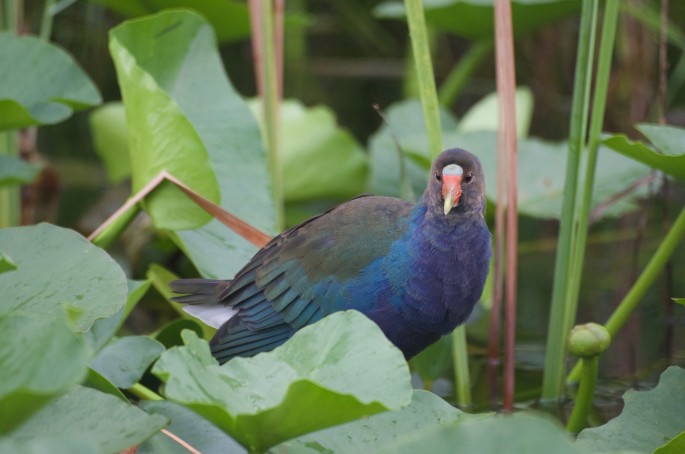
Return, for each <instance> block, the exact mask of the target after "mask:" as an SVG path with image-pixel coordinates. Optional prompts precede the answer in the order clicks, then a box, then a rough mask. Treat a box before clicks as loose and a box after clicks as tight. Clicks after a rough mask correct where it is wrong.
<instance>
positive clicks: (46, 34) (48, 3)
mask: <svg viewBox="0 0 685 454" xmlns="http://www.w3.org/2000/svg"><path fill="white" fill-rule="evenodd" d="M54 6H55V0H45V5H43V17H42V19H41V22H40V39H42V40H44V41H50V35H51V34H52V21H53V19H54V17H55V15H54V14H53V12H52V8H53V7H54Z"/></svg>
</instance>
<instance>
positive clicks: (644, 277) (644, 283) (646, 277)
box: [567, 208, 685, 383]
mask: <svg viewBox="0 0 685 454" xmlns="http://www.w3.org/2000/svg"><path fill="white" fill-rule="evenodd" d="M683 235H685V208H683V210H681V212H680V214H679V215H678V217H677V218H676V220H675V222H674V223H673V226H672V227H671V230H669V232H668V234H667V235H666V238H664V240H663V241H662V242H661V244H660V245H659V248H658V249H657V250H656V252H655V253H654V255H653V256H652V258H651V259H650V260H649V263H648V264H647V266H646V267H645V269H644V270H643V271H642V274H640V277H638V278H637V280H636V281H635V284H633V286H632V288H631V289H630V291H629V292H628V294H626V296H625V297H624V298H623V300H622V301H621V302H620V303H619V305H618V307H617V308H616V310H615V311H614V313H613V314H611V317H609V320H607V322H606V324H605V325H604V327H605V328H606V329H607V331H609V334H610V335H611V337H612V338H613V337H615V336H616V334H617V333H618V332H619V331H620V329H621V328H622V327H623V325H625V323H626V322H627V321H628V318H629V317H630V316H631V314H632V313H633V312H634V311H635V308H636V307H637V305H638V303H639V302H640V301H641V300H642V297H643V296H644V295H645V293H647V290H649V288H650V287H651V285H652V283H653V282H654V280H655V279H656V278H657V276H658V275H659V273H660V272H661V270H662V269H663V268H664V266H665V265H666V262H668V259H669V258H670V257H671V255H673V252H674V251H675V248H676V246H678V243H679V241H680V239H681V238H682V236H683ZM580 369H581V367H580V364H576V365H575V367H574V368H573V370H572V371H571V373H570V374H569V376H568V379H567V381H568V382H569V383H575V382H577V381H578V379H579V378H580V374H581V372H580Z"/></svg>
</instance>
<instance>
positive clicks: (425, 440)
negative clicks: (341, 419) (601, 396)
mask: <svg viewBox="0 0 685 454" xmlns="http://www.w3.org/2000/svg"><path fill="white" fill-rule="evenodd" d="M376 452H379V453H388V454H390V453H393V454H404V453H407V454H408V453H417V452H430V453H431V454H443V453H444V454H448V453H454V452H459V453H460V454H461V453H463V454H490V453H492V454H496V453H509V452H510V453H526V454H549V453H554V454H579V453H582V452H585V451H583V450H582V449H580V448H579V447H577V446H574V444H573V443H572V441H571V437H570V436H569V434H568V432H566V431H565V430H564V428H563V427H561V426H560V425H559V423H558V422H557V421H556V420H553V419H552V418H550V417H548V416H546V415H541V414H540V415H538V414H535V413H530V412H519V413H514V414H511V415H497V416H493V417H490V418H485V419H482V420H471V421H465V422H463V423H461V424H456V425H447V426H444V425H443V426H441V425H437V424H436V425H433V426H432V427H430V428H428V429H425V430H415V431H411V432H407V433H405V434H404V435H403V436H400V437H398V440H397V441H396V442H394V443H389V444H387V445H386V446H384V447H383V449H380V450H378V451H376Z"/></svg>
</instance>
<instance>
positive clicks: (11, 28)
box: [3, 0, 19, 34]
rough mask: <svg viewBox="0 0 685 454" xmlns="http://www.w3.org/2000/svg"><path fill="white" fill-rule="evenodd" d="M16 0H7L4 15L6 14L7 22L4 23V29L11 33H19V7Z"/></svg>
mask: <svg viewBox="0 0 685 454" xmlns="http://www.w3.org/2000/svg"><path fill="white" fill-rule="evenodd" d="M15 1H16V0H5V4H4V11H3V12H4V13H5V14H4V16H5V23H4V25H3V30H4V31H6V32H10V33H14V34H16V33H17V30H18V28H19V27H18V24H17V9H16V6H17V5H16V4H15Z"/></svg>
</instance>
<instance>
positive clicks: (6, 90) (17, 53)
mask: <svg viewBox="0 0 685 454" xmlns="http://www.w3.org/2000/svg"><path fill="white" fill-rule="evenodd" d="M0 68H2V71H0V131H3V130H7V129H19V128H25V127H27V126H32V125H40V124H55V123H59V122H60V121H62V120H66V119H67V118H69V117H70V116H71V114H72V113H73V112H74V111H76V110H80V109H84V108H86V107H89V106H93V105H96V104H100V102H102V98H101V97H100V93H99V92H98V90H97V88H95V85H94V84H93V82H92V81H91V80H90V78H89V77H88V76H87V75H86V74H85V73H84V72H83V70H81V68H80V67H79V66H78V64H77V63H76V61H74V59H73V58H72V57H71V56H70V55H69V54H68V53H66V52H65V51H64V50H62V49H60V48H59V47H57V46H55V45H54V44H51V43H48V42H47V41H44V40H41V39H38V38H37V37H35V36H26V35H25V36H17V35H14V34H12V33H0Z"/></svg>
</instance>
